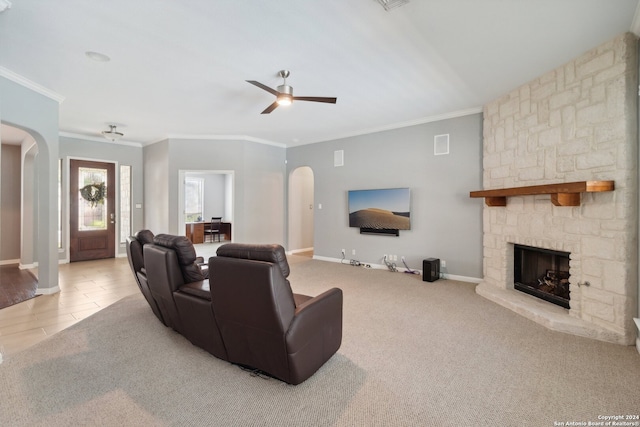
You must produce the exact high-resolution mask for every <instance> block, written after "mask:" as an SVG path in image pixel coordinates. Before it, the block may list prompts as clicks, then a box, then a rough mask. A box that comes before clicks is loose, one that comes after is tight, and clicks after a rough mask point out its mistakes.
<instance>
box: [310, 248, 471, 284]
mask: <svg viewBox="0 0 640 427" xmlns="http://www.w3.org/2000/svg"><path fill="white" fill-rule="evenodd" d="M313 259H317V260H318V261H328V262H337V263H340V264H345V265H349V260H348V259H344V260H342V259H340V258H331V257H324V256H320V255H314V256H313ZM362 264H363V266H368V267H369V268H373V269H376V270H387V266H386V265H384V264H369V263H366V262H364V263H362ZM396 268H397V269H398V271H399V272H405V271H409V270H408V269H407V268H404V267H397V266H396ZM411 271H417V272H419V273H420V274H421V275H422V270H417V269H415V270H414V269H412V270H411ZM440 278H441V279H446V280H458V281H460V282H470V283H480V282H482V279H480V278H478V277H467V276H458V275H455V274H448V273H442V272H441V273H440Z"/></svg>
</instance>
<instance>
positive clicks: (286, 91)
mask: <svg viewBox="0 0 640 427" xmlns="http://www.w3.org/2000/svg"><path fill="white" fill-rule="evenodd" d="M289 74H290V73H289V71H288V70H280V72H278V75H279V76H280V77H282V79H283V80H284V83H282V84H281V85H280V86H278V90H275V89H271V88H270V87H269V86H266V85H263V84H262V83H260V82H257V81H255V80H246V82H247V83H251V84H252V85H254V86H258V87H259V88H260V89H263V90H266V91H267V92H269V93H270V94H273V95H275V96H276V100H275V101H274V102H273V104H271V105H269V106H268V107H267V108H265V109H264V111H263V112H262V113H260V114H269V113H270V112H272V111H273V110H275V109H276V108H278V106H280V105H289V104H291V103H292V102H293V101H311V102H325V103H328V104H335V103H336V101H337V98H327V97H322V96H293V87H291V86H289V85H288V84H287V77H289Z"/></svg>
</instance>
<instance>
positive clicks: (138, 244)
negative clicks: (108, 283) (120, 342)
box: [127, 233, 165, 324]
mask: <svg viewBox="0 0 640 427" xmlns="http://www.w3.org/2000/svg"><path fill="white" fill-rule="evenodd" d="M137 236H138V233H136V236H135V237H134V236H130V237H128V238H127V258H128V259H129V266H130V267H131V271H132V272H133V276H134V277H135V279H136V283H137V284H138V288H140V292H142V295H143V296H144V298H145V299H146V300H147V302H148V303H149V306H150V307H151V310H152V311H153V314H155V315H156V317H157V318H158V319H160V321H161V322H162V323H163V324H165V321H164V319H163V318H162V314H161V313H160V309H159V308H158V304H156V301H155V300H154V299H153V295H151V290H150V289H149V284H148V283H147V272H146V270H145V268H144V257H143V254H142V246H143V245H144V243H143V242H144V239H143V238H141V239H138V237H137Z"/></svg>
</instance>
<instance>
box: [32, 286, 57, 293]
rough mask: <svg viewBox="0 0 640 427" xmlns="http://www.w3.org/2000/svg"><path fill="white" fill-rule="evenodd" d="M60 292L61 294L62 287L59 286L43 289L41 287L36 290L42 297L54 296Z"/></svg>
mask: <svg viewBox="0 0 640 427" xmlns="http://www.w3.org/2000/svg"><path fill="white" fill-rule="evenodd" d="M58 292H60V286H58V285H56V286H54V287H52V288H41V287H40V286H38V289H37V290H36V293H39V294H42V295H53V294H57V293H58Z"/></svg>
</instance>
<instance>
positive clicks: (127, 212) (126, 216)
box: [120, 165, 131, 243]
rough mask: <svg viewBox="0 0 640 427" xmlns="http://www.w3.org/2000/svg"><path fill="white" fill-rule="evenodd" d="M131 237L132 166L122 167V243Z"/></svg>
mask: <svg viewBox="0 0 640 427" xmlns="http://www.w3.org/2000/svg"><path fill="white" fill-rule="evenodd" d="M130 235H131V166H128V165H121V166H120V243H125V242H126V241H127V237H129V236H130Z"/></svg>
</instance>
